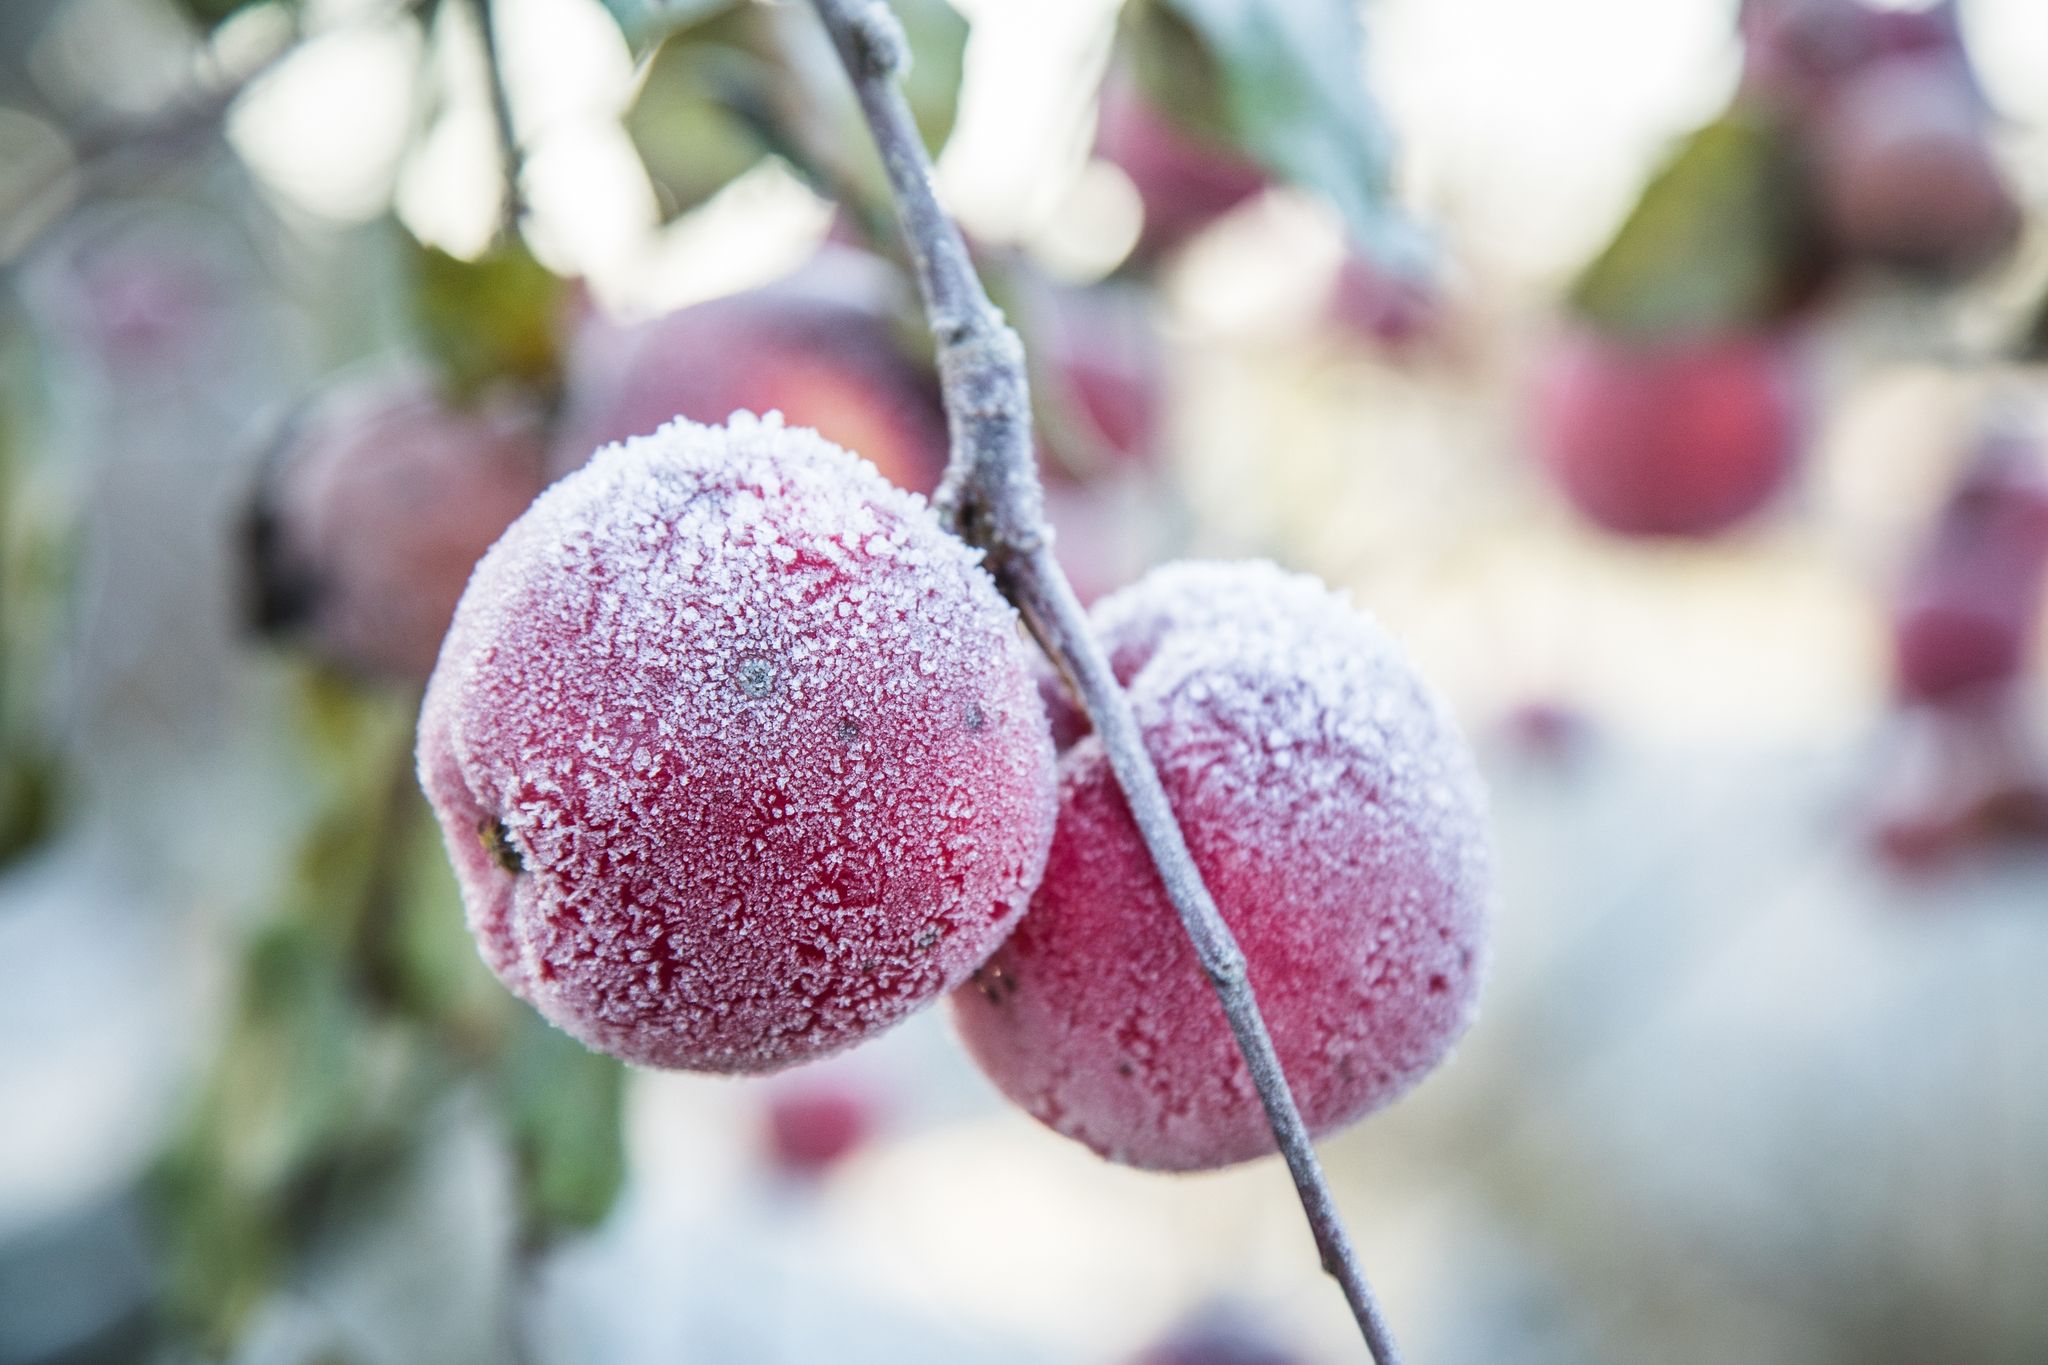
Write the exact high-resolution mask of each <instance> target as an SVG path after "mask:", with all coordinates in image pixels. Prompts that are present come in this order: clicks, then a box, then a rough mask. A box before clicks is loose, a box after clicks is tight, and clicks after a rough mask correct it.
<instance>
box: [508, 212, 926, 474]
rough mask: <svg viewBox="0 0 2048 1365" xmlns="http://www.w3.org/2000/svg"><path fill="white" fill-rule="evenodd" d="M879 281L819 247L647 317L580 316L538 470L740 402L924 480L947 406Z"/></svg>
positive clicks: (571, 463)
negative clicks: (739, 287)
mask: <svg viewBox="0 0 2048 1365" xmlns="http://www.w3.org/2000/svg"><path fill="white" fill-rule="evenodd" d="M877 270H879V271H881V272H882V274H881V275H880V276H879V277H878V276H877V274H876V271H877ZM887 280H888V276H887V268H886V267H883V266H882V265H881V263H880V262H876V261H872V260H871V259H869V258H865V257H861V256H860V255H859V253H855V252H851V251H848V250H847V249H845V248H828V249H827V251H825V252H823V253H821V254H820V256H819V257H818V258H817V259H816V260H814V261H813V262H812V264H811V265H809V266H807V267H805V269H804V270H802V271H800V272H798V273H797V274H796V275H793V276H791V277H790V278H789V279H787V280H784V281H781V282H779V283H777V284H774V285H770V286H768V287H766V288H763V289H756V290H752V291H749V292H747V293H743V294H734V295H729V296H727V297H725V298H718V299H712V300H710V301H709V302H705V303H700V304H696V305H694V306H692V307H689V308H684V309H681V310H679V311H677V312H673V313H669V314H667V315H666V316H663V317H659V318H655V319H654V320H652V321H650V322H644V323H638V324H620V323H616V322H612V321H609V320H606V319H604V318H601V317H596V316H592V317H590V318H588V319H586V321H585V322H584V324H583V326H582V328H581V329H580V331H579V332H578V334H577V336H576V337H575V339H574V340H573V342H572V344H571V347H570V357H569V366H568V370H569V373H568V380H567V386H566V395H567V396H566V398H565V400H564V404H563V411H562V416H561V419H560V422H559V424H558V426H557V430H556V435H555V439H554V442H553V449H552V452H551V454H550V457H549V472H550V473H551V474H554V475H560V474H564V473H567V472H568V471H569V470H571V469H574V468H577V467H579V466H580V465H582V464H583V462H584V461H586V460H588V459H589V458H590V455H591V453H592V452H593V451H595V450H596V449H597V448H598V447H600V446H603V445H607V444H609V443H611V442H613V441H618V440H623V439H625V438H626V437H628V436H644V435H646V434H647V433H649V432H652V431H653V430H655V429H656V428H657V427H659V426H661V425H662V424H664V423H666V422H668V421H670V420H672V419H673V418H675V417H678V416H681V417H688V418H690V419H692V420H693V421H698V422H705V423H712V424H717V423H722V422H723V421H724V420H725V419H726V418H727V417H728V416H730V415H731V414H732V413H733V412H735V411H739V410H742V409H744V410H746V411H749V412H753V413H757V414H759V413H766V412H769V411H771V410H774V411H779V412H781V413H782V415H783V417H784V418H785V419H787V421H788V422H789V424H790V425H791V426H798V427H812V428H815V429H816V430H817V431H818V432H820V433H821V434H822V435H823V436H824V437H825V438H826V439H827V440H829V441H832V442H834V443H835V444H838V445H841V446H844V447H845V448H847V449H848V450H851V451H853V452H854V453H855V454H857V455H860V456H862V457H863V458H865V459H867V460H868V461H870V462H871V463H873V464H874V466H875V467H876V468H877V469H879V470H881V471H882V474H883V476H884V477H885V478H887V479H888V480H889V481H890V482H892V483H895V484H897V485H898V486H900V487H903V488H908V489H910V490H912V491H913V492H919V493H929V492H931V491H932V490H933V489H934V488H936V487H937V486H938V482H939V477H940V475H941V474H943V473H944V472H945V465H946V450H947V437H946V419H945V413H944V410H943V409H942V407H941V406H940V402H939V393H938V386H937V384H936V382H935V381H934V380H933V378H932V376H931V375H930V373H929V372H928V371H927V370H926V369H925V368H924V367H922V366H921V365H919V364H918V363H917V362H915V361H914V360H912V359H911V358H910V357H909V356H908V355H906V354H905V353H904V350H903V349H902V345H901V338H900V336H899V334H898V333H897V331H896V321H895V319H896V317H897V314H896V312H895V310H894V308H893V306H892V305H893V302H894V300H893V297H892V295H891V293H890V289H889V286H888V283H887Z"/></svg>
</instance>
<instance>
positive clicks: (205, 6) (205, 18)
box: [172, 0, 299, 33]
mask: <svg viewBox="0 0 2048 1365" xmlns="http://www.w3.org/2000/svg"><path fill="white" fill-rule="evenodd" d="M172 2H173V4H174V5H175V6H176V7H177V9H178V11H179V12H180V13H181V14H183V15H184V16H185V17H186V18H187V19H189V20H190V21H191V22H192V23H193V24H194V25H195V26H196V27H197V28H198V29H199V31H200V32H201V33H211V32H213V30H215V29H216V28H219V27H220V26H221V25H222V24H224V23H226V22H227V21H228V20H229V19H231V18H233V17H234V16H235V15H237V14H239V13H241V12H242V11H243V10H245V9H253V8H254V7H255V6H256V5H257V4H258V3H264V4H269V5H272V6H275V7H276V8H278V9H284V10H295V9H297V8H298V7H299V6H298V0H172Z"/></svg>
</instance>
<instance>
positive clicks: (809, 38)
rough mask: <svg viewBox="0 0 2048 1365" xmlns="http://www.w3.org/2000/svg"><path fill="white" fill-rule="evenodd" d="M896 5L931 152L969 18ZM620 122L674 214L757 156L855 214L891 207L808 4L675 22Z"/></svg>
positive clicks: (949, 123)
mask: <svg viewBox="0 0 2048 1365" xmlns="http://www.w3.org/2000/svg"><path fill="white" fill-rule="evenodd" d="M893 8H894V9H895V12H896V15H897V18H898V19H899V20H900V21H901V22H902V24H903V27H904V32H905V35H906V36H907V37H908V39H909V42H910V49H911V52H912V54H913V60H912V62H911V66H910V70H909V72H908V74H907V75H906V76H905V78H904V82H903V90H904V95H905V97H906V98H907V99H908V101H909V103H910V108H911V114H912V116H913V117H914V118H915V120H916V122H917V126H918V131H919V132H920V133H921V134H922V135H923V136H924V139H925V142H926V145H927V146H929V147H934V148H936V147H938V146H939V145H941V144H943V143H944V142H945V140H946V138H947V137H948V136H950V135H951V133H952V129H953V121H954V118H955V116H956V114H957V113H958V104H959V92H960V80H961V75H962V72H963V70H964V66H965V60H966V47H967V34H968V28H967V22H966V20H964V19H963V18H962V17H961V16H960V13H959V11H957V10H955V9H954V8H953V7H952V6H951V5H949V4H947V3H945V0H895V4H894V6H893ZM625 126H626V130H627V132H628V133H629V134H630V135H631V136H632V139H633V143H634V146H635V147H636V148H638V150H639V152H640V157H641V160H642V161H643V162H644V163H645V164H646V167H647V170H648V174H649V176H650V178H652V179H653V181H654V183H655V186H656V188H657V189H658V190H659V191H660V193H661V196H662V201H663V209H664V212H665V213H666V214H667V215H668V216H670V217H673V216H675V215H678V214H681V213H684V212H687V211H689V210H690V209H693V208H695V207H697V206H698V205H699V204H702V203H703V202H704V201H705V200H706V199H709V198H710V197H711V196H712V195H713V194H715V193H717V192H718V191H719V190H720V189H722V188H723V187H724V186H725V185H726V184H728V183H730V182H731V181H732V180H733V179H734V178H735V177H737V176H738V175H740V174H741V173H743V172H745V171H747V170H749V169H751V168H752V167H753V166H754V164H755V163H756V162H758V161H759V160H760V159H761V158H762V157H764V156H775V157H780V158H781V159H782V160H783V161H784V162H786V163H787V164H788V165H789V166H790V168H791V169H792V170H793V171H795V173H796V174H797V175H798V176H800V177H802V178H803V179H804V180H805V181H807V182H808V183H809V184H810V185H811V186H812V188H814V189H815V190H817V191H818V193H819V194H821V195H823V196H825V197H827V198H836V199H840V200H842V201H848V205H847V206H848V207H849V208H851V209H853V210H855V211H856V212H860V211H863V210H864V209H865V208H866V207H867V206H869V205H873V204H877V203H885V202H886V200H885V198H884V196H885V195H886V193H887V186H886V183H885V181H884V180H883V178H882V175H881V169H880V162H879V161H878V159H877V158H876V156H875V153H874V149H873V143H872V141H871V140H870V138H869V134H868V130H867V125H866V123H865V122H864V121H863V120H862V118H861V116H860V111H859V109H858V108H857V107H856V106H855V105H854V102H853V94H852V90H851V87H850V86H849V85H848V83H847V80H846V76H845V73H844V72H843V71H842V70H841V69H840V66H839V59H838V57H837V56H836V55H835V54H834V52H833V51H832V47H831V43H830V42H829V41H828V40H827V38H826V36H825V32H824V30H823V28H822V27H820V25H819V24H818V21H817V17H816V16H815V15H814V14H812V13H811V11H810V9H809V7H808V6H803V5H761V4H739V5H735V6H728V7H720V8H715V9H712V10H710V11H709V12H707V13H705V14H703V15H701V16H697V17H695V18H692V19H690V20H687V21H678V22H675V23H672V24H671V25H670V26H669V27H668V29H667V30H666V33H665V36H664V37H663V38H662V39H661V41H660V43H659V46H657V47H656V48H655V50H654V53H653V56H652V57H651V58H650V59H649V61H648V63H647V69H646V74H645V76H644V78H643V79H642V81H641V85H640V89H639V91H638V93H637V94H636V95H635V97H634V100H633V103H632V106H631V107H630V108H629V109H628V110H627V112H626V117H625Z"/></svg>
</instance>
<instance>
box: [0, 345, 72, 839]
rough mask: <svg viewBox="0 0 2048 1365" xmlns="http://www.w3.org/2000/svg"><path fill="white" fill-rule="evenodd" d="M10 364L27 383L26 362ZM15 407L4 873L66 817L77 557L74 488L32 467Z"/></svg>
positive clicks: (1, 607) (4, 654)
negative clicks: (63, 692)
mask: <svg viewBox="0 0 2048 1365" xmlns="http://www.w3.org/2000/svg"><path fill="white" fill-rule="evenodd" d="M11 340H12V338H9V339H8V341H10V342H11ZM10 349H11V346H0V353H4V352H5V351H7V350H10ZM9 358H10V359H13V360H18V361H19V362H20V364H21V366H22V370H23V376H22V378H23V379H24V380H25V379H26V371H27V369H28V368H29V362H28V360H27V358H26V357H25V356H13V357H9ZM16 406H17V404H16V403H15V401H14V400H13V395H11V394H7V393H0V864H4V863H5V862H7V861H8V860H9V859H11V858H13V857H15V856H17V855H18V854H21V853H23V852H26V851H27V850H28V849H30V848H33V847H34V846H36V845H37V844H39V843H40V842H42V840H43V838H44V837H45V836H47V835H48V834H49V833H50V832H51V831H52V830H53V829H54V828H55V827H56V823H57V820H58V817H59V814H60V805H61V798H62V796H63V794H64V771H63V765H62V764H61V763H60V761H59V747H60V743H61V734H60V730H61V726H60V723H59V719H60V718H59V714H58V706H59V697H58V695H57V693H58V691H59V689H58V687H57V673H58V666H59V661H60V656H61V654H62V650H63V646H64V639H65V635H66V632H67V630H68V626H69V619H70V617H69V613H70V603H71V592H72V586H73V582H74V580H75V577H76V573H75V570H76V565H75V562H74V559H75V553H76V549H77V547H76V528H75V509H74V508H73V507H72V506H71V498H70V497H69V496H67V493H69V492H70V491H71V490H70V487H69V485H68V484H67V482H66V481H65V480H64V479H62V478H60V477H57V476H56V475H57V471H54V470H52V469H50V468H48V467H47V465H45V466H42V467H37V466H35V465H33V464H32V462H31V459H30V458H29V457H28V456H27V455H26V453H25V451H24V446H23V443H22V441H21V439H20V436H21V433H20V430H19V428H20V421H19V419H18V417H17V416H16V412H15V409H16Z"/></svg>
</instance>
